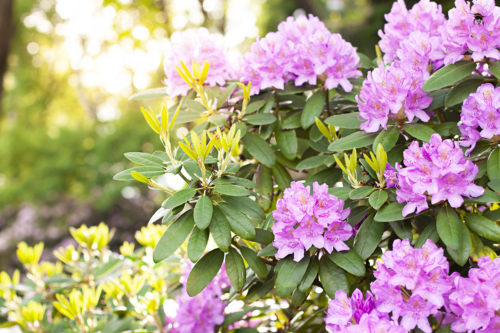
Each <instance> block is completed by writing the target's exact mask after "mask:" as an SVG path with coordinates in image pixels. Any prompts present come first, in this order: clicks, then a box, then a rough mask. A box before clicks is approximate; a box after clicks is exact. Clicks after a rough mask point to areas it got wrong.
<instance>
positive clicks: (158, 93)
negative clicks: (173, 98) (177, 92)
mask: <svg viewBox="0 0 500 333" xmlns="http://www.w3.org/2000/svg"><path fill="white" fill-rule="evenodd" d="M165 96H167V88H165V87H161V88H153V89H148V90H143V91H140V92H138V93H137V94H133V95H132V96H130V97H129V99H128V100H129V101H132V100H140V99H153V98H161V97H165Z"/></svg>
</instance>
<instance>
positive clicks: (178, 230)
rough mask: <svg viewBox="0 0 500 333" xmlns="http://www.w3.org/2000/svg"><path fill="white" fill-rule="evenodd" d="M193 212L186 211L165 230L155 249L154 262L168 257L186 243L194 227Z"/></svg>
mask: <svg viewBox="0 0 500 333" xmlns="http://www.w3.org/2000/svg"><path fill="white" fill-rule="evenodd" d="M192 213H193V211H192V210H189V211H187V212H185V213H184V214H183V215H182V216H181V217H179V218H178V219H177V220H176V221H175V222H173V223H172V224H171V225H170V226H169V227H168V229H167V230H165V232H164V233H163V235H162V236H161V238H160V240H159V241H158V244H156V247H155V249H154V251H153V260H154V262H160V261H162V260H165V259H167V258H168V257H170V256H171V255H172V254H173V253H174V252H175V251H176V250H177V249H178V248H179V247H180V246H181V245H182V243H184V241H185V240H186V238H187V237H188V236H189V234H190V233H191V231H192V230H193V227H194V218H193V214H192Z"/></svg>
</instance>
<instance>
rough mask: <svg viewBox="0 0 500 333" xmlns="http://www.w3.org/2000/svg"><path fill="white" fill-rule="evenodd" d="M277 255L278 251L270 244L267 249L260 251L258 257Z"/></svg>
mask: <svg viewBox="0 0 500 333" xmlns="http://www.w3.org/2000/svg"><path fill="white" fill-rule="evenodd" d="M276 253H278V249H277V248H275V247H274V246H273V245H272V244H269V245H268V246H266V247H265V248H263V249H262V250H260V251H259V253H257V255H258V256H259V257H271V256H274V255H275V254H276Z"/></svg>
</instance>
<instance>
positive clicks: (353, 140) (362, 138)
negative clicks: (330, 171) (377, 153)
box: [328, 131, 378, 151]
mask: <svg viewBox="0 0 500 333" xmlns="http://www.w3.org/2000/svg"><path fill="white" fill-rule="evenodd" d="M377 135H378V133H366V132H364V131H360V132H355V133H353V134H351V135H348V136H346V137H343V138H340V139H339V140H336V141H334V142H332V143H331V144H330V146H328V150H330V151H342V150H350V149H353V148H361V147H367V146H370V145H372V144H373V141H375V138H376V137H377Z"/></svg>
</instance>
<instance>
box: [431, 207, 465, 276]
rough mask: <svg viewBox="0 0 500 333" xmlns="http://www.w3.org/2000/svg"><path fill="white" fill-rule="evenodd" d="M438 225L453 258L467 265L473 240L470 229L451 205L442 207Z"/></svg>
mask: <svg viewBox="0 0 500 333" xmlns="http://www.w3.org/2000/svg"><path fill="white" fill-rule="evenodd" d="M436 227H437V231H438V234H439V237H440V238H441V240H442V241H443V242H444V243H445V244H446V249H447V250H448V253H449V254H450V255H451V257H452V258H453V260H455V262H456V263H457V264H459V265H460V266H463V265H465V263H466V262H467V259H469V253H470V251H471V249H472V242H471V237H470V233H469V230H468V229H467V227H466V226H465V224H464V223H463V222H462V221H460V219H459V218H458V216H457V213H455V210H454V209H453V208H451V207H449V206H444V207H442V208H441V209H440V210H439V212H438V215H437V221H436Z"/></svg>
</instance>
